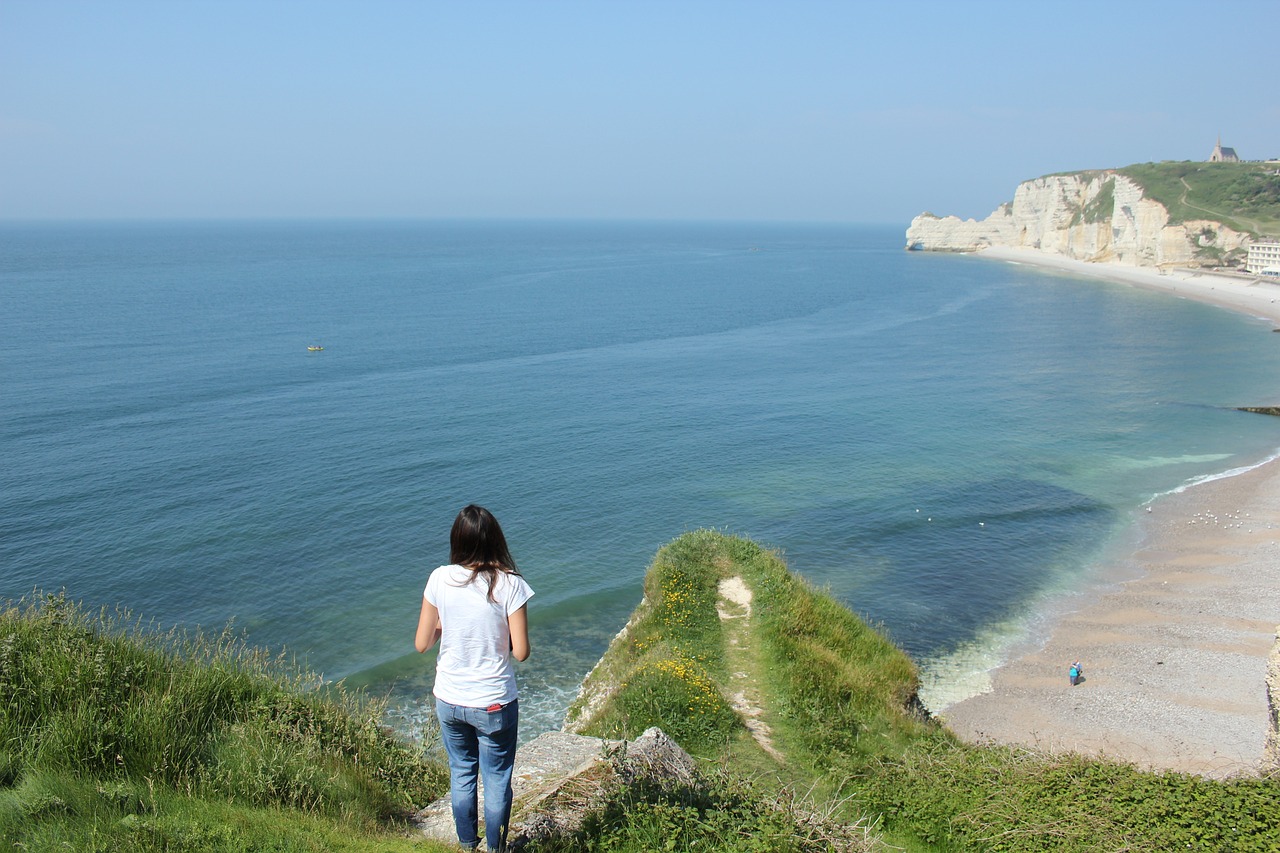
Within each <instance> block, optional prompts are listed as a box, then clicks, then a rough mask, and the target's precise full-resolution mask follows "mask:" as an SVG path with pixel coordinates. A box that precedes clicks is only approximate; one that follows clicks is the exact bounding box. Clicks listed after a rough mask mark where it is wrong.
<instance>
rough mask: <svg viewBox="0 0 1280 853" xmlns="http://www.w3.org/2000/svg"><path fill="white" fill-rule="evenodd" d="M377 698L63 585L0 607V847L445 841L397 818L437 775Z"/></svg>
mask: <svg viewBox="0 0 1280 853" xmlns="http://www.w3.org/2000/svg"><path fill="white" fill-rule="evenodd" d="M382 715H383V708H382V707H381V706H380V705H379V704H378V703H376V702H368V701H365V700H364V699H362V698H361V697H359V696H355V695H351V694H348V693H346V692H344V691H342V690H340V689H326V690H322V689H320V688H319V685H318V683H317V682H316V680H315V679H314V678H313V677H311V676H308V675H307V674H306V673H303V672H300V671H298V670H296V669H294V668H293V667H292V666H290V665H289V664H288V663H287V662H286V661H283V660H281V659H280V658H276V657H271V656H268V655H266V654H265V653H263V652H261V651H258V650H255V649H251V648H248V647H245V646H243V645H242V644H240V643H238V642H237V641H236V640H235V638H234V637H232V636H230V635H223V636H219V637H204V636H200V635H191V634H183V633H180V632H169V633H164V634H160V633H157V632H154V631H151V630H149V629H148V628H147V627H146V626H145V625H141V624H140V623H137V622H135V621H132V620H131V619H130V617H129V616H128V614H126V613H107V612H105V611H104V612H98V613H89V612H86V611H84V610H82V609H81V608H79V607H77V606H76V605H74V604H72V603H69V602H68V601H66V600H65V599H64V598H62V597H60V596H48V597H38V598H36V599H34V600H31V601H27V602H24V603H19V604H17V605H9V606H5V607H3V608H0V848H3V849H5V850H26V851H43V850H76V851H117V850H118V851H139V850H140V851H148V850H154V851H228V853H230V851H243V850H256V851H281V853H283V852H284V851H329V850H335V851H344V850H350V851H356V850H389V851H394V850H418V851H423V850H435V849H439V850H443V849H446V848H438V847H433V846H431V845H424V844H422V843H418V842H417V841H416V839H413V838H412V836H411V833H410V832H409V831H408V830H409V825H408V824H407V822H406V817H407V815H408V814H409V812H410V810H411V809H412V808H413V807H414V806H415V805H422V804H425V803H427V802H429V801H430V800H432V799H433V798H435V797H436V796H438V795H439V794H440V793H441V792H443V791H447V790H448V784H449V783H448V771H447V769H445V768H443V767H442V766H441V764H440V763H439V762H437V761H433V760H429V759H428V758H427V757H426V756H425V755H424V754H423V752H422V750H421V749H418V748H416V747H413V746H412V745H410V744H407V743H405V742H403V741H401V740H400V739H398V738H396V737H394V736H393V735H392V734H391V733H390V732H389V731H388V730H386V729H385V728H383V726H382V724H381V721H382Z"/></svg>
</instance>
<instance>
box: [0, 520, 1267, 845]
mask: <svg viewBox="0 0 1280 853" xmlns="http://www.w3.org/2000/svg"><path fill="white" fill-rule="evenodd" d="M737 583H741V584H742V587H743V588H745V589H746V590H749V593H750V596H749V600H748V599H746V598H744V599H742V600H740V601H738V602H736V603H735V602H734V601H727V600H726V589H727V588H728V587H729V586H731V585H733V584H737ZM916 688H917V674H916V670H915V667H914V665H913V664H912V662H911V661H910V659H909V658H908V657H907V656H906V655H905V654H904V653H903V652H902V651H901V650H899V649H898V648H897V647H895V646H894V645H893V644H892V643H891V642H889V641H888V640H887V639H886V638H885V636H884V635H883V633H882V632H880V631H878V630H875V629H874V627H873V626H870V625H868V624H867V623H866V622H864V621H863V620H861V619H859V618H858V617H857V616H856V615H855V614H854V613H852V612H851V611H850V610H849V609H847V608H846V607H844V606H843V605H841V604H840V603H838V602H837V601H835V600H834V599H833V598H832V597H831V596H830V595H828V594H826V593H825V592H823V591H822V590H819V589H816V588H814V587H812V586H811V585H809V584H808V583H806V582H805V581H804V580H803V579H801V578H799V577H797V576H796V575H794V574H792V573H791V572H790V571H789V570H788V569H787V567H786V564H785V563H784V561H783V560H782V558H781V557H780V556H779V555H778V554H776V553H774V552H772V551H770V550H768V549H765V548H762V547H761V546H759V545H758V544H756V543H754V542H752V541H750V540H747V539H744V538H740V537H734V536H728V535H725V534H722V533H719V532H716V531H708V530H700V531H695V532H691V533H687V534H685V535H683V536H681V537H679V538H678V539H676V540H674V541H673V542H671V543H669V544H668V545H667V546H665V547H664V548H662V549H661V550H660V551H659V552H658V554H657V555H656V557H655V559H654V561H653V565H652V567H651V568H650V570H649V572H648V575H647V576H646V579H645V598H644V601H643V603H642V604H641V606H640V608H639V609H638V610H637V611H636V613H635V614H634V616H633V618H632V620H631V622H630V623H629V624H628V626H627V628H626V629H625V630H624V631H623V632H622V633H621V634H619V636H618V637H617V638H616V639H615V641H614V643H613V644H612V645H611V647H610V649H609V650H608V652H607V653H606V654H605V656H604V658H603V659H602V660H601V662H600V664H599V666H598V667H597V668H596V669H595V670H593V672H592V673H591V675H590V676H589V677H588V679H587V681H586V682H585V683H584V690H583V694H582V697H581V698H580V700H579V701H578V703H577V704H576V705H575V706H574V707H573V708H572V709H570V720H571V721H572V722H573V723H574V725H575V726H576V727H577V728H578V729H579V730H582V731H585V732H588V733H593V734H598V735H602V736H607V737H611V738H613V737H626V738H633V737H635V736H636V735H638V734H640V733H641V732H642V731H643V730H644V729H646V728H648V727H649V726H655V725H656V726H658V727H660V728H662V729H663V730H664V731H665V732H667V733H668V734H669V735H670V736H671V737H672V738H673V739H675V740H676V741H677V742H679V743H680V744H681V745H682V746H683V747H685V749H686V750H688V751H689V752H690V753H692V754H693V755H695V756H696V757H697V759H698V764H699V767H700V768H701V769H700V770H699V771H698V772H696V773H695V774H694V775H693V777H692V778H690V777H682V778H679V779H666V780H664V779H662V778H660V777H636V778H634V779H633V780H632V782H631V784H627V785H621V786H614V787H612V788H609V789H608V793H607V795H605V796H603V797H598V798H595V799H594V800H590V802H588V803H587V809H588V814H587V816H586V818H585V820H584V821H583V822H582V823H581V827H582V828H581V829H580V830H579V831H577V832H574V833H572V834H569V835H567V836H564V837H554V838H550V839H542V840H540V841H538V842H537V843H536V844H535V845H534V846H533V847H532V848H531V849H533V850H535V851H613V852H614V853H619V851H637V853H638V851H648V850H655V849H669V850H699V851H713V852H714V851H722V852H723V853H738V851H796V853H808V852H809V851H819V850H878V849H888V848H890V847H892V848H896V849H905V850H910V851H927V850H943V851H949V850H950V851H961V850H965V851H968V850H992V851H1038V850H1081V851H1083V850H1096V849H1115V850H1121V849H1124V850H1171V849H1211V850H1233V851H1263V850H1274V849H1278V848H1280V815H1278V814H1277V813H1276V810H1275V808H1274V804H1275V803H1276V802H1278V801H1280V778H1275V777H1270V778H1268V777H1263V778H1242V779H1236V780H1232V781H1226V782H1218V781H1211V780H1207V779H1203V778H1200V777H1196V776H1189V775H1185V774H1178V773H1149V772H1143V771H1139V770H1137V769H1135V768H1133V767H1132V766H1129V765H1125V764H1121V763H1116V762H1111V761H1104V760H1097V759H1089V758H1084V757H1081V756H1077V755H1051V754H1047V753H1039V752H1036V751H1029V750H1025V749H1015V748H1011V747H1000V746H974V745H969V744H964V743H961V742H960V741H959V740H958V739H956V738H955V737H954V736H953V735H952V734H951V733H950V732H949V731H948V730H947V729H946V728H945V726H944V725H943V724H942V723H941V722H940V721H938V720H935V719H930V718H929V716H928V714H927V713H925V712H924V711H923V709H922V708H921V707H920V706H919V704H918V702H917V701H916V698H915V696H916ZM744 697H745V699H744ZM383 710H384V709H383V708H382V706H381V705H380V704H379V703H378V702H376V701H371V700H369V699H368V698H367V697H363V696H360V695H353V694H351V693H348V692H347V691H345V690H343V689H341V688H340V687H334V686H328V685H323V684H321V683H320V682H319V681H318V680H317V679H316V678H315V677H314V676H312V675H309V674H307V673H305V672H303V671H300V670H298V669H297V668H295V667H293V666H292V665H291V664H289V663H288V662H287V661H285V660H284V659H282V658H281V657H279V656H270V655H267V654H266V653H264V652H261V651H258V650H254V649H251V648H248V647H246V646H245V645H243V644H242V643H241V642H239V641H238V640H237V639H236V638H235V636H234V635H232V634H231V633H230V632H224V633H223V634H221V635H218V636H216V637H206V636H202V635H199V634H188V633H182V632H176V631H170V632H164V633H161V632H157V631H154V630H152V629H150V628H149V627H148V626H145V625H142V624H141V623H138V622H136V621H131V618H130V617H129V616H128V614H121V613H108V612H105V611H102V612H96V613H94V612H87V611H85V610H83V609H82V608H80V607H78V606H76V605H74V604H72V603H70V602H68V601H66V600H65V599H64V598H62V597H60V596H36V597H33V598H32V599H30V600H27V601H24V602H19V603H18V604H14V605H9V606H7V607H5V608H4V609H3V610H0V845H2V846H3V847H4V848H6V849H24V850H53V849H76V850H101V851H111V850H178V851H187V850H190V851H198V850H199V851H203V850H218V851H221V850H226V851H232V850H246V849H252V850H264V851H293V850H298V851H302V850H307V851H311V850H353V851H354V850H374V849H376V850H409V849H413V850H421V851H432V850H443V849H450V848H448V847H441V846H439V845H437V844H436V843H434V842H432V841H428V840H423V839H421V837H415V834H414V833H413V832H412V831H411V830H412V826H411V824H410V823H409V822H408V817H409V815H410V814H411V813H412V812H414V811H415V810H416V809H418V808H420V807H422V806H424V805H426V804H427V803H428V802H430V801H432V800H433V799H435V798H436V797H438V796H440V795H441V794H443V793H444V792H445V791H446V790H447V787H448V784H447V778H446V776H447V773H446V771H445V769H444V768H443V766H442V764H441V762H440V761H439V760H438V759H436V758H434V757H433V755H432V753H431V749H432V748H433V741H432V739H431V738H430V737H428V738H427V739H426V742H425V745H415V744H411V743H409V742H407V741H405V740H403V739H401V738H399V737H397V736H395V735H394V734H392V733H391V732H390V731H389V730H387V729H385V728H384V727H383V726H382V725H381V715H382V713H383ZM523 817H527V816H523ZM520 819H522V816H517V820H520Z"/></svg>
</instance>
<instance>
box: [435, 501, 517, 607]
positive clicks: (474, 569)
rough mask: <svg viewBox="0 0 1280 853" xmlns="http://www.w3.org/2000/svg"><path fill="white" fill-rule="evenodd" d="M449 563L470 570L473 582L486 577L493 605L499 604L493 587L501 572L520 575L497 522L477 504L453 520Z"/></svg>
mask: <svg viewBox="0 0 1280 853" xmlns="http://www.w3.org/2000/svg"><path fill="white" fill-rule="evenodd" d="M449 562H451V563H455V564H456V565H459V566H463V567H464V568H468V569H470V570H471V580H472V581H474V580H475V579H476V576H477V575H481V576H483V577H484V579H485V582H486V583H487V584H488V585H489V599H490V600H491V601H492V600H496V599H494V597H493V585H494V581H496V580H497V579H498V573H499V572H503V573H505V574H510V575H518V574H520V572H519V570H518V569H516V561H515V560H513V559H512V558H511V551H510V550H509V549H508V548H507V537H505V536H503V535H502V527H501V526H500V525H499V524H498V519H496V518H494V517H493V513H491V512H489V510H487V509H485V508H484V507H482V506H476V505H475V504H469V505H467V506H465V507H463V508H462V511H461V512H459V513H458V517H457V518H455V519H454V520H453V529H452V530H450V531H449ZM470 582H471V581H468V583H470Z"/></svg>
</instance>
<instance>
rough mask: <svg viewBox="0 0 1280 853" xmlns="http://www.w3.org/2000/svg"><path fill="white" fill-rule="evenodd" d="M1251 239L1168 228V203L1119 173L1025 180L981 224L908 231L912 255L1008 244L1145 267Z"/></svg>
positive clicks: (919, 221)
mask: <svg viewBox="0 0 1280 853" xmlns="http://www.w3.org/2000/svg"><path fill="white" fill-rule="evenodd" d="M1248 240H1249V235H1248V234H1242V233H1240V232H1237V231H1233V230H1231V229H1229V228H1227V227H1225V226H1223V225H1222V224H1221V223H1219V222H1214V221H1209V220H1197V221H1194V222H1184V223H1181V224H1178V225H1170V224H1169V212H1168V210H1166V209H1165V207H1164V205H1162V204H1160V203H1159V202H1156V201H1152V200H1151V199H1149V198H1146V197H1144V196H1143V192H1142V187H1140V186H1138V184H1136V183H1134V182H1133V181H1132V180H1130V179H1129V178H1128V177H1126V176H1124V175H1121V174H1119V173H1117V172H1113V171H1102V172H1080V173H1076V174H1070V175H1049V176H1046V177H1043V178H1036V179H1035V180H1033V181H1025V182H1023V183H1022V184H1020V185H1019V186H1018V189H1017V191H1016V192H1015V193H1014V195H1013V201H1012V202H1011V203H1005V204H1002V205H1000V207H999V208H997V209H996V211H995V212H994V213H992V214H991V215H990V216H988V217H987V218H986V219H984V220H982V221H981V222H979V221H977V220H973V219H967V220H961V219H959V218H958V217H955V216H946V217H938V216H935V215H933V214H932V213H922V214H920V215H919V216H917V217H916V218H915V219H913V220H912V221H911V227H910V228H908V229H907V248H908V249H920V250H924V251H935V252H972V251H977V250H978V249H984V248H987V247H990V246H1008V247H1013V248H1028V249H1040V250H1041V251H1044V252H1050V253H1052V254H1055V255H1062V256H1065V257H1068V258H1073V259H1075V260H1080V261H1097V262H1109V263H1121V264H1129V265H1132V266H1139V267H1161V266H1172V265H1177V266H1194V265H1197V264H1200V263H1202V262H1205V263H1208V262H1211V261H1210V252H1206V251H1204V250H1217V253H1221V252H1230V251H1234V250H1237V249H1239V248H1240V247H1241V246H1242V245H1245V244H1247V242H1248Z"/></svg>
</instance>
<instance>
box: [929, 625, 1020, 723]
mask: <svg viewBox="0 0 1280 853" xmlns="http://www.w3.org/2000/svg"><path fill="white" fill-rule="evenodd" d="M1028 631H1029V625H1028V622H1027V621H1026V620H1023V619H1011V620H1008V621H1005V622H1002V623H999V624H996V625H992V626H990V627H988V628H987V629H985V630H984V631H982V633H981V634H979V635H978V636H977V637H976V638H974V639H973V640H971V641H970V642H968V643H965V644H963V645H961V646H960V647H958V648H956V649H954V650H952V651H950V652H947V653H945V654H942V655H938V656H937V657H933V658H929V659H927V660H925V661H924V662H923V663H921V665H920V701H921V702H923V703H924V706H925V707H926V708H928V709H929V713H931V714H938V713H941V712H942V711H944V710H946V709H947V708H949V707H951V706H952V705H954V704H956V703H957V702H962V701H964V700H965V699H971V698H973V697H974V696H981V695H982V694H983V693H989V692H991V674H992V672H994V671H995V670H996V669H998V668H999V667H1000V666H1001V665H1003V664H1004V663H1005V662H1006V661H1008V660H1009V658H1010V657H1011V655H1012V651H1013V649H1014V648H1016V647H1018V646H1019V645H1021V644H1022V643H1024V642H1026V639H1027V634H1028Z"/></svg>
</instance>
